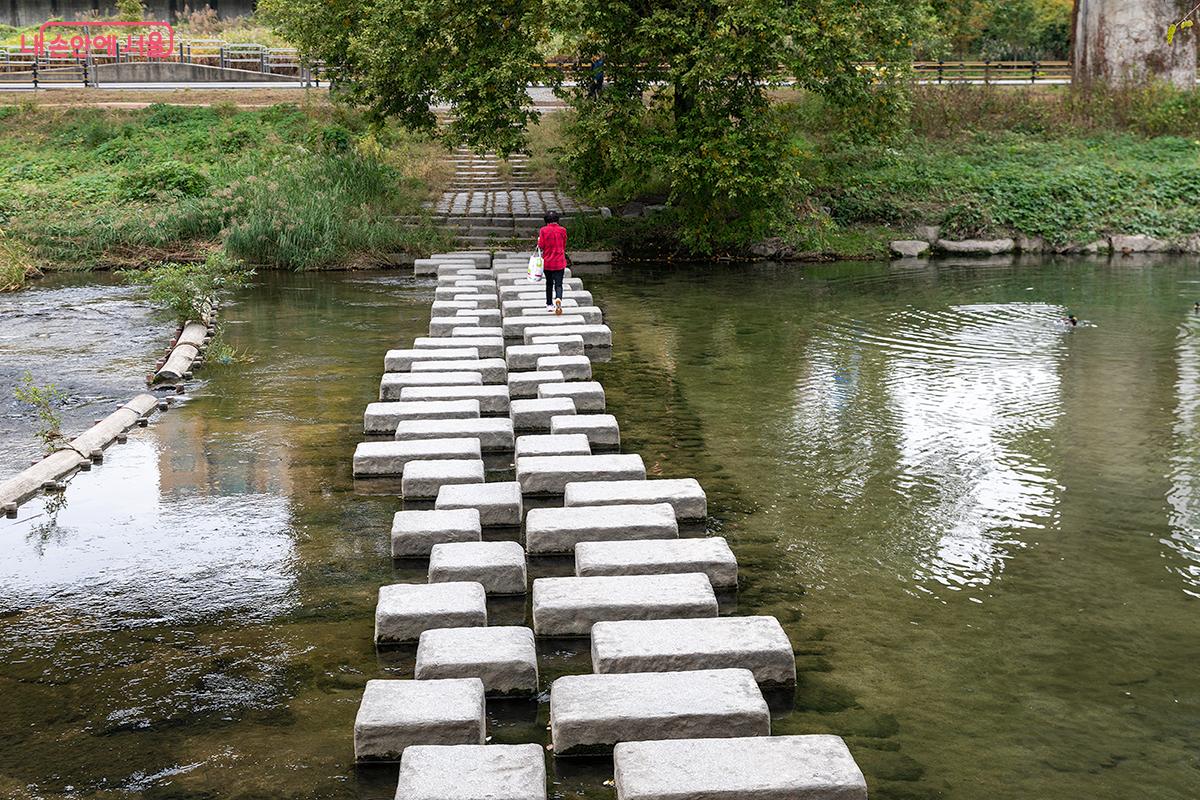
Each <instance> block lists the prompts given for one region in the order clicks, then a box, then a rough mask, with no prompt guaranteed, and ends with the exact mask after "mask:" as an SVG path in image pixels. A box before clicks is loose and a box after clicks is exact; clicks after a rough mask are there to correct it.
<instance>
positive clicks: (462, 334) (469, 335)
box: [450, 325, 503, 341]
mask: <svg viewBox="0 0 1200 800" xmlns="http://www.w3.org/2000/svg"><path fill="white" fill-rule="evenodd" d="M502 330H503V329H502V328H484V327H480V326H478V325H463V326H461V327H458V328H454V329H453V330H452V331H451V332H450V335H451V336H452V337H454V338H456V339H471V340H472V341H474V340H476V339H481V338H490V337H492V336H499V335H500V332H501V331H502Z"/></svg>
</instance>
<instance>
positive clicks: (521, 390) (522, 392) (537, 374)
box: [508, 370, 566, 400]
mask: <svg viewBox="0 0 1200 800" xmlns="http://www.w3.org/2000/svg"><path fill="white" fill-rule="evenodd" d="M564 380H566V378H565V377H564V376H563V374H562V373H561V372H559V371H557V370H553V371H551V370H545V371H542V370H533V371H530V372H509V373H508V395H509V397H511V398H513V399H514V400H518V399H523V400H528V399H531V398H535V397H537V396H538V389H539V387H541V386H543V385H545V384H547V383H562V382H563V381H564Z"/></svg>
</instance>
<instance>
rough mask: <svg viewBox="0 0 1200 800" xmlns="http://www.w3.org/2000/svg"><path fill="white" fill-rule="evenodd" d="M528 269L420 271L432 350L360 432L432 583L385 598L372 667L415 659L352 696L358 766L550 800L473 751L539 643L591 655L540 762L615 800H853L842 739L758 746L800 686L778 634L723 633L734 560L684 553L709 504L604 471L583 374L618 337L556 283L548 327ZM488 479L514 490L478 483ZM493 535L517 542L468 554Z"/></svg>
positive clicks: (694, 494) (487, 792)
mask: <svg viewBox="0 0 1200 800" xmlns="http://www.w3.org/2000/svg"><path fill="white" fill-rule="evenodd" d="M526 260H527V256H526V255H505V254H497V255H495V256H492V255H491V254H489V253H485V252H457V253H447V254H442V255H438V256H434V257H432V258H430V259H420V260H418V261H417V262H416V265H415V267H414V271H416V272H417V273H418V274H426V275H434V276H436V279H437V290H436V292H435V294H436V297H437V298H438V299H437V301H435V303H434V306H433V314H432V317H431V320H430V334H431V335H430V336H429V337H420V338H418V339H417V340H416V342H415V343H414V344H413V347H412V348H410V349H397V350H393V351H389V352H388V353H387V355H386V357H385V360H384V363H385V374H384V376H383V379H382V381H381V384H380V401H379V402H373V403H371V404H370V405H369V406H368V407H367V411H366V413H365V415H364V430H365V432H367V433H369V434H376V435H382V436H385V437H386V438H375V439H373V440H371V441H365V442H363V443H362V444H360V445H359V447H358V448H357V449H356V452H355V454H354V459H353V469H354V472H355V476H356V477H359V478H364V479H372V480H376V479H391V480H393V481H394V480H395V479H399V480H400V492H401V494H402V496H403V498H404V508H403V509H402V510H400V511H398V512H397V513H396V517H395V520H394V523H393V527H392V530H391V532H390V533H391V541H392V554H393V556H395V557H408V558H412V557H417V558H427V559H428V565H429V573H428V574H429V578H428V583H414V584H404V583H400V584H391V585H388V586H384V587H381V588H380V595H379V604H378V606H377V608H376V615H375V641H376V644H377V645H378V646H380V647H388V646H392V645H397V644H413V643H415V644H416V646H417V651H416V668H415V677H414V679H413V680H395V679H384V680H371V681H368V683H367V687H366V689H365V691H364V693H363V699H362V702H361V705H360V708H359V712H358V717H357V719H356V721H355V726H354V732H353V739H354V751H355V758H356V759H357V760H358V761H360V762H372V761H382V762H396V761H399V762H400V774H399V787H398V793H397V797H399V798H438V799H439V800H478V799H479V798H483V797H505V798H512V800H546V764H545V757H544V754H543V752H542V750H541V747H540V746H538V745H537V744H536V743H530V744H524V745H498V744H485V742H486V740H487V722H486V719H487V718H486V714H485V712H486V709H487V703H488V699H489V698H501V697H503V698H507V697H535V696H537V695H538V693H539V691H541V689H542V688H543V687H542V686H541V683H540V681H539V678H538V674H539V669H538V653H537V648H536V646H535V637H589V636H590V637H591V639H592V656H593V669H594V672H593V674H589V675H571V676H566V677H562V678H559V679H557V680H556V681H554V683H553V685H552V686H551V687H550V727H551V740H552V745H551V747H552V749H553V753H554V757H555V758H567V757H570V756H573V755H607V754H612V756H613V776H614V783H615V786H616V793H617V797H618V800H659V798H667V797H670V798H688V797H717V796H722V797H731V798H732V797H741V796H747V794H748V793H750V792H751V791H753V793H754V794H753V796H754V797H756V798H761V799H762V800H774V799H775V798H779V800H783V799H784V798H795V797H800V796H803V797H807V798H814V800H820V799H821V798H831V799H832V798H838V800H858V799H859V798H862V799H863V800H865V798H866V796H867V790H866V783H865V781H864V779H863V776H862V772H861V771H860V770H859V769H858V766H857V764H856V763H855V761H854V758H853V757H852V756H851V754H850V751H849V749H848V748H847V747H846V744H845V743H844V742H843V741H842V739H841V738H840V737H837V736H771V735H770V731H771V715H770V708H769V706H768V703H767V699H766V696H767V695H765V694H764V690H771V689H776V688H779V687H782V688H783V690H784V694H786V695H787V696H788V697H790V696H792V695H793V694H794V687H795V682H796V672H795V658H794V656H793V655H792V646H791V643H790V642H789V641H788V638H787V635H786V633H784V630H783V628H782V626H781V625H780V624H779V622H778V620H776V619H775V618H774V617H768V616H739V617H719V616H718V599H717V593H716V591H715V590H714V585H716V586H718V587H721V588H722V591H730V589H727V588H725V587H730V586H732V587H734V588H733V589H732V591H736V582H737V569H738V567H737V560H736V555H735V554H734V552H733V551H732V550H731V549H730V548H729V546H728V543H727V542H726V541H725V540H724V539H723V538H721V537H716V536H712V537H700V538H695V537H691V536H683V537H681V523H688V522H694V521H695V520H702V519H703V518H704V517H705V516H706V515H707V498H706V497H705V494H704V491H703V488H702V487H701V486H700V484H699V483H698V482H696V481H695V480H692V479H688V478H680V477H676V478H668V479H650V480H648V479H647V477H646V468H645V464H644V463H643V461H642V459H641V457H640V456H638V455H636V454H629V453H622V452H620V429H619V425H618V423H617V420H616V419H615V417H613V416H612V415H610V414H607V413H606V411H607V409H606V402H605V396H604V388H603V386H602V385H601V384H600V383H599V382H596V381H594V380H592V371H591V364H592V363H593V362H595V361H600V360H606V359H607V358H608V357H609V354H610V349H609V348H611V345H612V331H611V330H610V329H609V328H608V326H607V325H605V324H604V323H603V314H602V311H601V309H600V308H598V307H596V306H595V305H594V304H593V298H592V297H591V295H590V293H588V292H586V291H585V290H584V288H583V283H582V281H581V280H579V279H578V278H576V277H574V276H571V275H570V274H568V276H567V278H566V281H565V284H566V296H567V298H569V300H568V302H569V303H571V305H569V306H568V307H567V308H565V312H566V313H564V315H562V316H559V315H556V314H553V313H547V310H546V309H545V307H544V305H543V304H544V294H543V292H544V288H543V285H542V284H540V283H539V284H530V283H528V282H527V278H526V276H525V266H526ZM577 311H579V312H583V313H579V314H576V313H575V312H577ZM585 313H586V316H584V314H585ZM459 321H461V322H462V323H463V324H462V325H459V324H457V323H458V322H459ZM497 467H499V468H500V469H501V470H503V471H505V472H507V471H509V470H513V471H515V476H516V480H492V481H488V480H487V479H488V477H489V475H494V474H495V472H496V468H497ZM530 505H536V506H537V507H536V508H533V509H531V508H530ZM498 529H507V530H510V531H512V530H519V531H520V532H521V534H522V535H521V541H520V542H517V541H484V538H483V532H484V531H485V530H498ZM381 535H383V532H381ZM541 554H565V555H567V556H570V557H574V560H575V562H576V563H575V574H574V575H573V576H567V577H546V578H535V579H534V580H533V581H532V585H531V584H530V581H529V574H530V572H531V570H530V568H529V567H530V564H533V563H535V560H536V559H538V558H541V557H542V555H541ZM560 557H561V556H560ZM534 572H536V570H534ZM527 593H532V618H531V619H526V620H524V622H525V623H526V624H522V625H504V626H492V627H489V625H488V623H489V619H488V598H489V597H494V596H501V595H518V596H521V595H525V594H527ZM363 624H364V625H365V624H366V621H365V620H364V622H363ZM768 694H772V692H768Z"/></svg>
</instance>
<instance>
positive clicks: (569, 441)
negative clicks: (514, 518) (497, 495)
mask: <svg viewBox="0 0 1200 800" xmlns="http://www.w3.org/2000/svg"><path fill="white" fill-rule="evenodd" d="M515 452H516V457H517V458H521V457H522V456H586V455H591V452H592V447H591V445H590V444H589V443H588V438H587V437H586V436H584V435H583V434H582V433H572V434H559V435H554V434H549V433H531V434H526V435H525V436H518V437H517V446H516V451H515ZM520 490H521V485H520V484H517V491H518V492H520Z"/></svg>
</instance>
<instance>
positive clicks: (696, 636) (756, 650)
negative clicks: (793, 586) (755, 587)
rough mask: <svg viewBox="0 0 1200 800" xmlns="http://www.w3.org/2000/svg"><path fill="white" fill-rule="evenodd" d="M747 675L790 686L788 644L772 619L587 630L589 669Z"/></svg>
mask: <svg viewBox="0 0 1200 800" xmlns="http://www.w3.org/2000/svg"><path fill="white" fill-rule="evenodd" d="M726 668H737V669H748V670H750V671H751V672H752V673H753V674H754V680H755V681H757V682H758V683H759V684H760V685H764V686H787V685H791V684H795V683H796V657H795V655H793V651H792V643H791V641H790V640H789V639H788V637H787V634H786V633H784V631H783V626H782V625H780V624H779V620H777V619H775V617H716V618H713V619H670V620H626V621H621V622H597V623H596V624H595V625H593V626H592V669H593V670H594V671H595V672H598V673H607V672H680V671H685V670H696V669H726Z"/></svg>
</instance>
